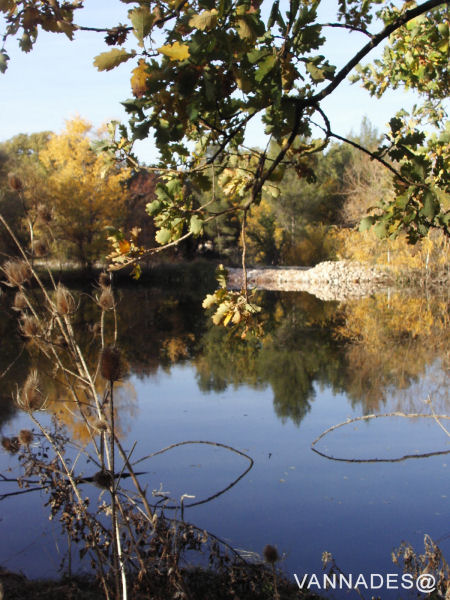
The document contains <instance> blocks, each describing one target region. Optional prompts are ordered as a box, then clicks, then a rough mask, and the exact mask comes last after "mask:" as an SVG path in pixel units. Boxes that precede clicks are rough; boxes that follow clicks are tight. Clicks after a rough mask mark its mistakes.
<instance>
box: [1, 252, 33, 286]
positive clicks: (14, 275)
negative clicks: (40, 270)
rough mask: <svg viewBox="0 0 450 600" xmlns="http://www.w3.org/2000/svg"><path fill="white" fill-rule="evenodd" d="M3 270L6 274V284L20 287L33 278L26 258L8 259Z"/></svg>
mask: <svg viewBox="0 0 450 600" xmlns="http://www.w3.org/2000/svg"><path fill="white" fill-rule="evenodd" d="M3 271H4V273H5V275H6V279H7V280H8V281H7V282H6V285H9V286H10V287H15V286H18V287H20V286H21V285H23V284H24V283H26V282H27V281H28V280H29V279H30V278H31V270H30V267H29V265H28V264H27V263H26V262H25V261H24V260H17V259H14V260H7V261H6V262H5V264H4V265H3Z"/></svg>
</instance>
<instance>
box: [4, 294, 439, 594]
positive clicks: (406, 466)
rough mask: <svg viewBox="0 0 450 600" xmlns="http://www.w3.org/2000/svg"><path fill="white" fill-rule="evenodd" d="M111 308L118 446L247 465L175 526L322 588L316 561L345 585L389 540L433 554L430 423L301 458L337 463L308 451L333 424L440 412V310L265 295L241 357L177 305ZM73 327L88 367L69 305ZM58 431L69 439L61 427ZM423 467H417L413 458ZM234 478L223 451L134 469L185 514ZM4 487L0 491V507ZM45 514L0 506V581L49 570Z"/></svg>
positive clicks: (52, 535)
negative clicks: (126, 368) (121, 357)
mask: <svg viewBox="0 0 450 600" xmlns="http://www.w3.org/2000/svg"><path fill="white" fill-rule="evenodd" d="M120 296H121V302H120V307H119V331H120V343H121V346H122V347H123V348H124V350H125V353H126V355H127V359H128V361H129V364H130V375H129V377H128V378H127V380H126V381H125V382H123V384H122V386H121V389H120V395H119V400H118V402H119V405H120V409H119V427H120V430H121V432H122V437H123V440H124V445H125V446H126V447H127V448H128V449H131V447H132V444H133V442H134V441H135V440H137V441H138V445H137V448H136V450H135V451H134V457H135V458H136V459H137V458H139V457H145V456H146V455H148V454H150V453H152V452H154V451H156V450H159V449H161V448H164V447H166V446H169V445H170V444H174V443H177V442H182V441H213V442H218V443H221V444H224V445H228V446H232V447H234V448H236V449H237V450H239V451H241V452H243V453H245V454H247V455H249V456H250V457H252V459H253V460H254V466H253V468H252V469H251V470H250V471H249V472H248V473H247V475H246V476H245V477H243V478H242V479H241V480H239V481H238V483H237V484H236V485H234V486H233V487H232V488H231V489H229V490H228V491H227V492H226V493H224V494H222V495H219V496H218V497H217V498H215V499H213V500H211V501H210V502H207V503H204V504H200V505H198V506H195V507H192V508H188V509H186V512H185V518H186V519H189V520H191V521H192V522H194V523H195V524H196V525H198V526H200V527H202V528H206V529H208V530H210V531H212V532H213V533H215V534H216V535H218V536H219V537H221V538H223V539H225V540H227V541H228V542H229V543H230V544H232V545H233V546H234V547H236V548H242V549H246V550H250V551H254V552H258V553H261V551H262V548H263V547H264V545H265V544H267V543H270V544H275V545H276V546H277V547H278V549H279V551H280V553H283V554H284V562H283V569H284V570H285V571H286V572H287V573H288V574H289V575H291V576H292V575H293V573H297V574H298V575H299V577H300V576H301V575H303V574H305V573H309V574H312V573H316V574H318V575H319V574H321V572H322V571H321V556H322V553H323V552H324V551H328V552H331V553H332V554H333V556H334V557H335V559H336V561H337V563H338V565H339V566H340V568H341V569H342V570H343V571H345V572H347V573H354V574H359V573H364V574H369V573H381V574H384V573H395V572H398V571H397V568H396V567H395V566H394V565H393V564H392V561H391V551H392V549H393V548H395V547H398V546H399V545H400V543H401V542H402V541H403V540H406V541H408V542H410V543H411V544H413V545H414V546H415V547H416V549H417V550H419V551H422V550H423V537H424V534H429V535H430V536H431V537H432V538H433V539H434V540H435V541H437V542H438V543H439V545H440V547H441V549H442V550H443V551H444V553H445V554H446V555H447V557H449V556H450V518H449V513H450V511H449V499H450V437H449V436H448V435H446V433H445V432H444V431H443V429H442V428H440V427H439V426H438V425H437V423H436V422H435V421H434V420H433V419H431V418H415V419H406V418H401V417H391V418H377V419H369V420H366V421H354V422H351V423H349V424H348V425H346V426H344V427H341V428H338V429H336V430H334V431H332V432H330V433H329V434H328V435H327V436H325V437H324V438H323V439H322V440H320V441H319V442H318V443H317V446H316V448H317V450H319V451H320V452H322V453H324V454H326V455H327V456H328V457H334V458H339V459H346V460H332V459H330V458H326V457H324V456H322V455H320V454H318V453H316V452H314V451H313V450H312V449H311V444H312V442H313V441H314V440H315V439H316V438H317V437H318V436H319V435H320V434H321V433H322V432H323V431H325V430H326V429H328V428H329V427H331V426H333V425H335V424H337V423H340V422H343V421H345V420H346V419H348V418H355V417H360V416H362V415H368V414H372V413H376V414H382V413H390V412H392V411H403V412H405V413H427V414H430V411H431V408H432V409H433V410H435V412H436V413H438V414H444V413H445V414H448V413H450V410H449V408H450V402H449V399H448V391H447V384H448V378H447V375H448V366H449V363H448V358H449V356H448V303H447V300H446V299H442V298H428V299H426V298H422V299H420V298H408V297H405V296H400V295H393V296H391V297H390V298H388V297H385V296H377V297H374V298H369V299H366V300H363V301H358V302H351V303H348V304H337V303H323V302H320V301H319V300H317V299H315V298H313V297H312V296H309V295H307V294H270V295H269V294H267V295H266V296H265V297H264V298H262V302H263V303H264V314H265V317H264V319H265V324H264V338H263V340H262V341H253V342H252V341H251V340H250V341H246V342H241V341H236V340H233V339H231V338H230V337H229V336H228V335H227V333H226V331H224V330H223V329H219V328H212V327H211V326H210V324H209V319H208V317H205V316H204V314H203V313H202V310H201V298H199V297H197V296H196V294H194V293H193V294H191V295H183V296H180V295H177V294H173V293H168V292H164V291H163V290H156V289H150V288H143V287H137V288H130V289H124V290H121V292H120ZM80 311H81V313H82V314H81V315H79V317H78V318H79V319H80V324H81V325H82V327H81V329H82V330H83V329H84V331H85V334H84V335H85V338H86V339H85V345H86V348H88V350H87V352H88V353H89V344H90V343H92V333H90V332H89V330H88V322H89V320H90V319H91V317H92V316H94V317H95V315H92V314H91V312H90V311H92V309H89V308H88V307H84V305H83V306H82V307H81V309H80ZM3 316H4V318H3V321H2V325H1V327H2V330H1V333H2V335H3V340H5V344H4V345H3V346H2V352H3V355H2V358H1V362H0V371H2V370H3V369H4V366H6V365H7V364H8V362H9V361H10V360H11V357H14V355H15V354H14V352H15V348H17V347H19V346H18V344H19V343H20V340H18V338H17V337H16V336H15V333H14V329H13V326H12V320H11V316H10V315H9V313H8V312H7V311H6V308H5V310H4V313H3ZM36 360H37V359H36V358H33V357H31V358H27V359H24V360H23V361H22V362H20V361H19V363H18V364H17V365H15V366H14V368H13V369H12V370H11V371H10V372H9V373H8V376H7V378H6V379H7V381H6V383H5V387H4V391H3V392H2V398H1V401H2V407H1V410H2V413H1V417H0V418H1V419H2V421H1V434H2V435H12V434H17V432H18V431H19V430H20V429H21V428H23V427H25V426H29V423H28V421H27V417H26V416H24V415H20V414H19V413H17V412H15V410H14V409H13V408H12V407H11V405H10V403H9V401H8V397H9V394H10V393H11V390H12V389H13V387H14V384H15V382H16V381H17V382H19V383H20V382H21V381H22V380H23V378H24V377H25V376H26V373H27V370H28V368H29V364H30V363H33V361H36ZM49 390H51V391H50V392H49V393H50V396H51V398H56V397H57V396H58V399H57V400H55V403H56V402H61V401H62V400H61V397H60V393H57V392H55V390H54V389H53V388H51V386H49ZM52 394H53V395H52ZM427 399H431V401H432V405H431V407H430V404H427V403H426V402H425V400H427ZM49 418H50V417H49V416H48V415H42V417H41V419H42V420H44V421H45V420H46V419H47V420H48V419H49ZM442 423H443V425H445V426H446V427H447V428H449V421H442ZM68 427H69V429H71V430H72V432H73V435H74V436H75V437H76V436H80V435H82V433H80V428H79V426H77V425H76V424H74V423H71V422H70V419H69V420H68ZM423 454H430V456H427V457H422V458H418V457H417V455H423ZM372 459H379V460H378V461H375V462H370V461H371V460H372ZM394 459H395V460H394ZM396 459H399V460H396ZM400 459H401V460H400ZM367 461H369V462H367ZM247 467H248V461H247V460H246V459H245V458H244V457H243V456H240V455H238V454H235V453H232V452H230V451H228V450H226V449H224V448H223V447H219V446H211V445H205V444H192V445H184V446H180V447H177V448H174V449H172V450H170V451H169V452H167V453H164V454H162V455H159V456H156V457H153V458H151V459H147V460H144V461H143V462H142V463H141V464H140V465H139V470H142V471H145V475H144V476H143V481H144V482H145V483H146V484H147V486H148V489H149V490H157V489H162V490H163V491H167V492H170V495H171V497H172V498H175V499H179V498H180V497H181V495H182V494H189V495H192V496H195V498H194V499H191V500H189V502H198V501H201V500H203V499H206V498H209V497H210V496H213V495H214V494H216V493H217V492H219V491H220V490H223V489H224V488H226V487H227V486H228V485H229V484H230V483H232V482H233V481H234V480H236V479H237V478H238V477H239V476H240V474H241V473H242V472H244V471H245V470H246V469H247ZM0 468H1V471H0V472H1V473H3V475H4V476H6V477H13V476H14V474H16V473H17V459H16V457H14V456H10V455H8V454H7V453H6V452H3V451H2V452H1V453H0ZM8 470H10V472H9V471H8ZM12 485H13V484H8V483H6V482H0V486H2V487H1V489H0V493H5V492H6V491H12V489H13V487H12ZM92 495H93V497H94V496H96V495H98V492H97V491H96V490H95V488H92ZM45 501H46V496H45V494H44V493H42V492H33V493H29V494H23V495H19V496H14V497H9V498H6V499H4V500H3V501H1V502H0V565H3V566H4V567H7V568H9V569H20V570H22V571H23V572H24V573H25V574H27V575H29V576H44V575H53V574H55V573H56V572H57V569H58V566H59V563H60V560H62V558H63V556H64V553H65V546H64V544H65V541H64V539H61V536H60V535H59V527H58V524H57V523H53V522H50V521H49V519H48V509H47V508H45V507H43V503H44V502H45ZM335 595H336V596H339V594H335ZM382 597H383V598H385V597H386V598H389V597H392V598H394V597H399V595H398V592H391V593H390V595H389V593H388V592H387V591H383V595H382Z"/></svg>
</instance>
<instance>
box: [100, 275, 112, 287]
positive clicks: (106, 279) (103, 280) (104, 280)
mask: <svg viewBox="0 0 450 600" xmlns="http://www.w3.org/2000/svg"><path fill="white" fill-rule="evenodd" d="M98 284H99V286H100V287H101V288H103V289H104V288H106V287H109V286H110V284H111V278H110V276H109V275H108V273H105V272H104V271H103V272H102V273H100V276H99V278H98Z"/></svg>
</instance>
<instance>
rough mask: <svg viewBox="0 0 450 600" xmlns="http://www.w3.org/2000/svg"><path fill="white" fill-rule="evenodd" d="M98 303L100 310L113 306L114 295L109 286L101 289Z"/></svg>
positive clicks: (109, 308)
mask: <svg viewBox="0 0 450 600" xmlns="http://www.w3.org/2000/svg"><path fill="white" fill-rule="evenodd" d="M98 303H99V305H100V307H101V309H102V310H111V309H113V308H114V295H113V293H112V291H111V288H110V287H105V288H103V289H102V293H101V294H100V298H99V299H98Z"/></svg>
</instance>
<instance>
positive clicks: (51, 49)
mask: <svg viewBox="0 0 450 600" xmlns="http://www.w3.org/2000/svg"><path fill="white" fill-rule="evenodd" d="M323 4H324V5H325V6H326V9H325V10H324V11H323V15H322V17H323V19H324V20H335V15H334V16H333V12H332V11H331V10H330V7H332V6H335V2H334V1H330V0H326V2H323ZM129 8H130V5H126V4H123V3H121V2H119V1H118V0H114V1H113V0H85V9H84V10H82V11H78V16H77V18H76V22H77V23H79V24H82V25H89V26H99V27H100V26H102V27H103V26H105V25H106V26H111V25H116V24H118V23H119V22H122V23H125V22H126V13H127V10H128V9H129ZM2 31H3V23H2V22H1V21H0V34H1V33H2ZM327 34H329V41H328V42H327V45H326V47H325V49H324V51H323V53H324V54H325V55H326V56H328V57H329V60H330V62H332V63H334V64H335V65H336V66H337V67H338V68H339V67H341V66H343V65H344V64H345V63H346V61H347V60H348V59H349V58H351V57H352V56H353V54H354V53H355V52H356V51H357V50H358V49H359V48H360V47H361V46H362V45H364V44H365V43H366V41H367V38H366V37H365V36H363V35H361V34H358V33H356V34H352V35H349V34H348V33H347V32H345V31H343V30H336V29H327ZM107 49H108V47H107V46H106V45H105V44H104V41H103V35H102V34H98V33H90V32H78V33H77V34H76V39H75V41H74V42H70V41H69V40H68V39H67V38H66V37H65V36H64V35H55V34H47V33H45V32H41V33H40V35H39V38H38V41H37V43H36V45H35V47H34V49H33V50H32V51H31V52H30V53H28V54H24V53H23V52H21V51H20V50H19V48H18V46H17V43H16V41H15V40H13V39H11V40H9V41H8V44H7V51H8V54H9V56H10V59H11V60H10V63H9V68H8V70H7V71H6V73H5V74H3V75H2V74H0V115H1V116H0V140H6V139H8V138H10V137H12V136H13V135H16V134H18V133H32V132H37V131H43V130H51V131H55V132H58V131H61V130H62V129H63V128H64V121H65V120H66V119H70V118H71V117H73V116H75V115H77V114H79V115H80V116H82V117H84V118H86V119H87V120H89V121H90V122H91V123H93V125H94V126H96V127H97V126H100V125H101V124H102V123H104V122H106V121H108V120H110V119H118V120H126V116H125V113H124V111H123V109H122V107H121V105H120V102H121V101H122V100H125V99H126V98H128V97H129V96H130V95H131V92H130V83H129V79H130V65H131V62H130V63H125V64H123V65H121V66H119V67H118V68H117V69H115V70H113V71H109V72H103V73H99V72H98V71H97V70H96V69H95V67H94V66H93V65H92V62H93V58H94V57H95V56H96V55H97V54H99V53H100V52H103V51H105V50H107ZM371 57H372V58H373V56H372V55H371ZM133 66H134V65H132V66H131V68H132V67H133ZM412 104H413V97H412V95H411V94H405V93H404V92H403V91H397V92H393V93H389V94H388V95H387V96H386V97H385V98H382V99H381V100H377V99H373V98H371V97H370V96H369V94H368V93H367V92H366V91H365V90H362V89H361V88H359V87H358V86H357V85H350V84H349V83H347V82H346V83H345V84H343V85H342V86H341V88H339V89H338V90H337V91H335V92H334V93H333V94H332V96H331V97H330V98H328V99H326V100H325V101H324V102H323V103H322V108H323V109H324V110H325V112H326V113H327V114H328V116H329V118H330V120H331V124H332V127H333V130H334V131H336V133H340V134H341V135H346V134H348V133H349V132H350V131H353V132H355V133H356V132H358V131H359V127H360V124H361V121H362V119H363V117H364V116H367V117H368V118H369V119H370V121H371V122H372V123H373V124H374V125H375V126H376V127H377V128H378V129H379V130H380V131H383V130H384V129H385V124H386V123H387V121H388V120H389V118H390V117H391V116H393V115H394V114H395V112H396V111H398V110H399V109H400V108H403V107H405V108H410V107H411V106H412ZM247 143H248V144H250V145H254V146H263V145H264V138H263V135H262V127H261V125H260V124H258V123H255V124H252V126H251V128H250V129H249V133H248V136H247ZM136 151H137V154H138V156H139V157H140V158H141V159H142V160H144V161H146V162H150V161H152V160H154V159H155V157H156V154H155V150H154V147H153V144H152V141H151V139H149V140H146V141H144V142H139V144H138V145H137V146H136Z"/></svg>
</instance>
